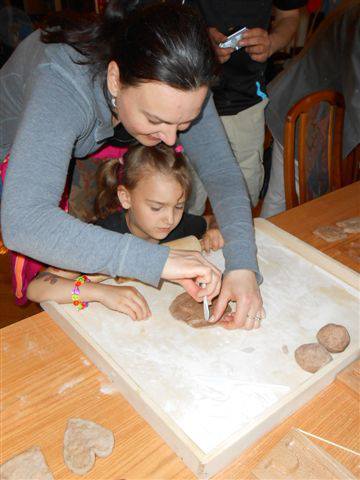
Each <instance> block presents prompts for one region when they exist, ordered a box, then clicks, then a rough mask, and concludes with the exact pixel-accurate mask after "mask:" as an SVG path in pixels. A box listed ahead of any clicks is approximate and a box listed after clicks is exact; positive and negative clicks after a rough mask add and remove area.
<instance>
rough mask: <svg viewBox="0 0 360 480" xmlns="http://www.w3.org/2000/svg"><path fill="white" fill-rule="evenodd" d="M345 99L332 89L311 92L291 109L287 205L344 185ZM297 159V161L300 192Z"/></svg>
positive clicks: (286, 133) (286, 150) (286, 160)
mask: <svg viewBox="0 0 360 480" xmlns="http://www.w3.org/2000/svg"><path fill="white" fill-rule="evenodd" d="M344 111H345V103H344V98H343V96H342V95H341V94H340V93H338V92H335V91H332V90H323V91H320V92H316V93H312V94H310V95H307V96H306V97H304V98H302V99H301V100H299V101H298V102H297V103H296V104H295V105H294V106H293V107H292V108H291V109H290V110H289V112H288V114H287V117H286V121H285V128H284V181H285V198H286V208H287V209H289V208H293V207H296V206H297V205H299V204H302V203H305V202H307V201H309V200H312V199H313V198H316V197H318V196H321V195H323V194H325V193H327V192H329V191H332V190H336V189H338V188H340V187H341V186H342V176H341V163H342V158H341V157H342V132H343V124H344ZM295 159H297V161H298V176H299V196H298V194H297V190H296V178H295V172H296V169H295Z"/></svg>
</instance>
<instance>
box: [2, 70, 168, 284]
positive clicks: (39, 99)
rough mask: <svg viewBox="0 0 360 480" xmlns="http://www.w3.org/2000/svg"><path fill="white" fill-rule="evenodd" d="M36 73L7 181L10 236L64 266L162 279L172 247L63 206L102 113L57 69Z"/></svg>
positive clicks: (9, 241) (21, 247) (5, 227)
mask: <svg viewBox="0 0 360 480" xmlns="http://www.w3.org/2000/svg"><path fill="white" fill-rule="evenodd" d="M35 73H36V74H37V77H36V78H35ZM35 73H34V75H33V76H31V78H28V79H26V91H25V94H24V95H25V98H24V99H23V105H22V110H21V111H22V113H21V118H20V119H19V124H18V128H17V133H16V137H15V140H14V143H13V145H12V147H11V155H10V161H9V167H8V171H7V176H6V179H5V184H4V190H3V196H2V205H1V222H2V235H3V240H4V243H5V244H6V246H7V247H8V248H10V249H11V250H15V251H17V252H21V253H23V254H25V255H27V256H29V257H31V258H34V259H37V260H40V261H41V262H43V263H45V264H48V265H53V266H55V267H59V268H62V269H68V270H77V271H80V272H86V273H98V272H101V273H104V274H107V275H110V276H111V277H115V276H118V275H120V276H123V277H131V278H138V279H140V280H143V281H145V282H147V283H150V284H153V285H157V284H158V282H159V280H160V276H161V273H162V271H163V268H164V265H165V262H166V260H167V258H168V255H169V249H168V248H167V247H163V246H159V245H155V244H151V243H148V242H145V241H144V240H141V239H139V238H136V237H134V236H132V235H120V234H117V233H114V232H110V231H108V230H105V229H103V228H101V227H97V226H94V225H89V224H86V223H84V222H81V221H80V220H78V219H75V218H74V217H72V216H71V215H68V214H67V213H65V212H64V211H62V210H61V209H60V208H59V206H58V205H59V202H60V199H61V196H62V193H63V190H64V186H65V181H66V176H67V170H68V166H69V161H70V158H71V156H72V152H73V148H74V145H75V144H76V143H77V142H78V140H79V139H80V138H81V137H82V136H86V135H87V134H88V133H89V128H90V126H91V125H90V126H89V124H91V123H94V120H95V119H94V118H89V115H90V114H89V111H91V106H90V104H87V103H86V102H85V100H84V98H83V96H82V95H80V93H79V92H77V90H76V88H75V87H74V86H73V85H72V84H71V83H70V82H67V83H66V80H64V78H62V77H61V76H60V75H58V74H55V73H53V72H52V70H51V69H50V68H46V67H43V71H42V73H41V74H40V73H39V72H38V71H37V72H35Z"/></svg>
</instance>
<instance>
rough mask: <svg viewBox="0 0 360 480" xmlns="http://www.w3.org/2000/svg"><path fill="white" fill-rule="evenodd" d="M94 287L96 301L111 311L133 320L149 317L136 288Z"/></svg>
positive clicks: (147, 309)
mask: <svg viewBox="0 0 360 480" xmlns="http://www.w3.org/2000/svg"><path fill="white" fill-rule="evenodd" d="M96 287H97V288H98V295H97V296H98V301H99V302H100V303H102V304H103V305H105V306H106V307H108V308H110V309H111V310H116V311H117V312H121V313H125V314H126V315H129V317H131V318H132V319H133V320H145V319H146V318H149V317H150V316H151V312H150V308H149V306H148V304H147V302H146V300H145V298H144V297H143V296H142V295H141V293H140V292H139V291H138V290H137V289H136V288H134V287H116V286H113V285H102V284H101V285H100V284H97V285H96Z"/></svg>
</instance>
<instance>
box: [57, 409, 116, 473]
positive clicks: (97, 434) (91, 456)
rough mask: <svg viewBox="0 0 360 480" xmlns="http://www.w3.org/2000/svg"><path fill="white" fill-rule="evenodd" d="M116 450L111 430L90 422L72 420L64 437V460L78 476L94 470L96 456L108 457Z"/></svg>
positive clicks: (77, 419) (79, 419)
mask: <svg viewBox="0 0 360 480" xmlns="http://www.w3.org/2000/svg"><path fill="white" fill-rule="evenodd" d="M113 448H114V435H113V433H112V431H111V430H108V429H107V428H104V427H102V426H101V425H98V424H97V423H95V422H91V421H90V420H83V419H81V418H70V419H69V421H68V425H67V429H66V431H65V435H64V460H65V464H66V466H67V467H68V468H69V469H70V470H71V471H72V472H74V473H76V474H77V475H84V474H85V473H87V472H88V471H89V470H91V469H92V467H93V466H94V463H95V456H96V455H97V456H98V457H107V456H108V455H110V453H111V452H112V450H113Z"/></svg>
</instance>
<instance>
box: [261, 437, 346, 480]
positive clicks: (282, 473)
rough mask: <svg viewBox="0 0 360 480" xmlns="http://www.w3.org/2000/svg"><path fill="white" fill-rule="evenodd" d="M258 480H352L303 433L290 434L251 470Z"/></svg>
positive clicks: (342, 468) (343, 468) (341, 467)
mask: <svg viewBox="0 0 360 480" xmlns="http://www.w3.org/2000/svg"><path fill="white" fill-rule="evenodd" d="M253 474H254V475H255V477H256V478H258V479H259V480H288V479H291V480H305V479H319V480H320V479H321V480H334V479H337V480H347V479H351V480H355V479H356V477H355V476H354V475H353V474H352V473H351V472H349V471H348V470H347V469H346V468H345V467H344V466H343V465H341V463H339V462H337V461H336V460H335V459H334V458H333V457H332V456H331V455H329V454H327V453H326V452H325V451H324V450H323V449H322V448H321V447H318V446H317V445H315V444H314V443H312V442H311V441H310V440H309V439H308V438H307V437H306V436H305V435H304V434H303V433H301V432H299V431H297V430H291V431H290V432H289V433H288V434H287V435H285V437H284V438H283V439H282V440H280V442H279V443H277V444H276V445H275V447H274V448H273V449H272V450H271V451H270V452H269V453H268V454H267V455H266V457H265V458H264V459H263V460H262V461H261V462H260V463H259V464H258V465H257V466H256V467H255V468H254V470H253Z"/></svg>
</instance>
